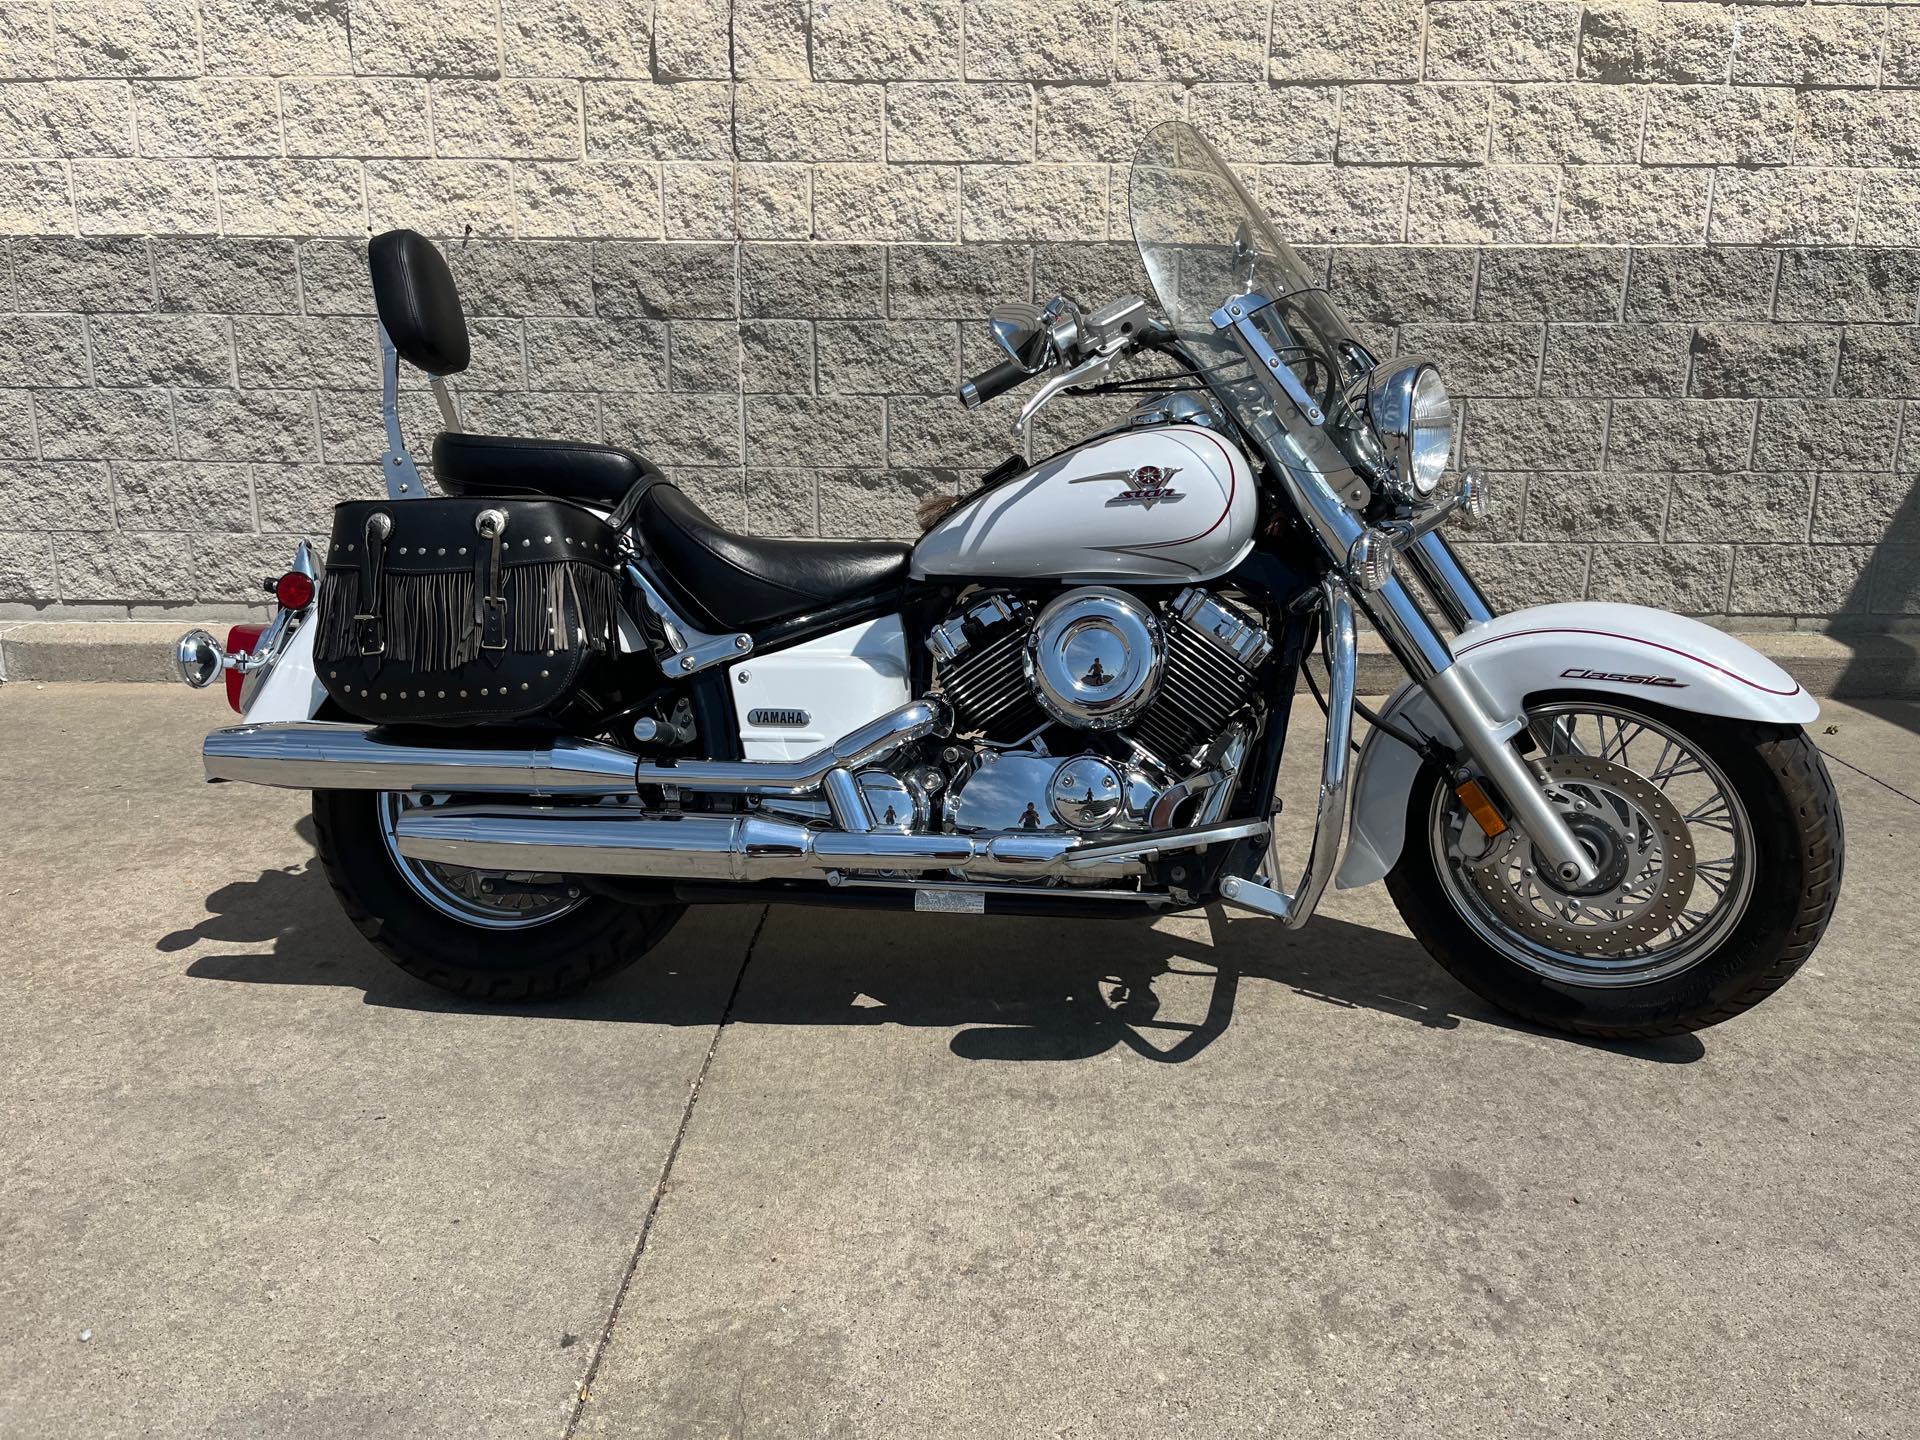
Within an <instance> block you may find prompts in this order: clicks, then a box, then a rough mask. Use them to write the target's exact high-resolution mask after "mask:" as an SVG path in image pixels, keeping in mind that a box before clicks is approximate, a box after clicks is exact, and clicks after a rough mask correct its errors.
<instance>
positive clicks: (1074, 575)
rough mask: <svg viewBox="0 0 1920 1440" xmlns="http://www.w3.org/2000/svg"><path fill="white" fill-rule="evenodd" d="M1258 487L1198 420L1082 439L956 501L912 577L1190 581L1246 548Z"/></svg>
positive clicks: (1227, 443)
mask: <svg viewBox="0 0 1920 1440" xmlns="http://www.w3.org/2000/svg"><path fill="white" fill-rule="evenodd" d="M1258 509H1259V497H1258V496H1257V495H1256V494H1255V493H1254V484H1253V469H1252V466H1250V465H1249V464H1248V463H1247V457H1246V454H1245V452H1243V451H1242V450H1241V449H1240V448H1239V447H1238V446H1236V445H1235V444H1234V443H1233V442H1232V441H1231V440H1229V439H1227V438H1226V437H1225V436H1222V435H1216V434H1215V433H1214V432H1213V431H1211V430H1206V429H1202V428H1201V427H1200V426H1198V425H1166V426H1161V427H1158V428H1156V429H1151V430H1130V431H1127V432H1125V433H1123V434H1119V435H1108V436H1104V437H1102V438H1101V439H1098V440H1091V441H1089V442H1088V443H1086V444H1085V445H1082V446H1080V447H1078V448H1077V449H1073V450H1069V451H1067V452H1066V453H1065V454H1063V455H1056V456H1054V457H1053V458H1052V459H1051V460H1046V461H1042V462H1041V463H1040V464H1039V465H1036V466H1035V467H1034V468H1033V469H1031V470H1029V471H1027V472H1026V473H1025V474H1023V475H1018V476H1015V477H1014V478H1013V479H1011V480H1008V481H1006V482H1005V483H1004V484H1001V485H996V486H995V487H994V488H993V489H991V490H989V491H988V492H987V493H986V494H984V495H982V496H980V497H979V498H977V499H974V500H970V501H967V502H966V503H965V504H963V505H960V506H958V507H957V508H955V509H954V510H953V511H951V512H950V513H949V514H947V515H946V516H945V517H944V518H942V519H941V521H940V523H939V524H937V525H935V526H934V527H933V529H931V530H929V531H928V532H927V533H926V534H925V535H923V536H922V537H921V538H920V543H919V545H918V546H916V547H915V548H914V552H913V575H914V578H915V579H921V580H924V579H944V578H954V579H970V580H989V579H993V580H1069V581H1107V582H1109V583H1120V584H1129V585H1139V584H1152V583H1154V582H1156V581H1159V582H1164V583H1167V584H1188V583H1191V582H1193V581H1196V580H1211V579H1214V578H1215V577H1217V576H1220V575H1224V574H1226V572H1227V571H1229V570H1231V569H1233V567H1234V566H1236V565H1238V564H1239V563H1240V562H1241V561H1242V560H1243V559H1245V558H1246V554H1247V552H1248V551H1249V550H1250V549H1252V548H1253V528H1254V519H1255V515H1256V513H1257V511H1258Z"/></svg>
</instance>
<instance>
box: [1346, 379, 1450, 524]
mask: <svg viewBox="0 0 1920 1440" xmlns="http://www.w3.org/2000/svg"><path fill="white" fill-rule="evenodd" d="M1367 418H1368V419H1369V420H1371V421H1372V422H1373V429H1374V433H1375V434H1376V435H1378V436H1379V437H1380V444H1381V445H1382V446H1383V447H1384V448H1385V450H1386V452H1387V469H1388V472H1389V473H1388V474H1387V476H1386V477H1385V480H1384V488H1385V489H1386V490H1387V491H1388V492H1389V493H1390V494H1392V495H1394V496H1395V497H1396V498H1398V499H1400V500H1403V501H1408V502H1415V501H1420V500H1424V499H1426V498H1427V497H1428V496H1429V495H1431V494H1433V492H1434V488H1435V487H1436V486H1438V485H1439V483H1440V477H1441V476H1442V475H1444V474H1446V471H1447V462H1448V460H1450V459H1451V458H1452V457H1453V403H1452V402H1451V401H1450V400H1448V398H1447V387H1446V386H1445V385H1443V384H1441V383H1440V372H1439V371H1438V370H1436V369H1434V367H1433V364H1432V362H1431V361H1427V360H1420V359H1407V360H1395V361H1393V362H1391V363H1389V364H1386V365H1382V366H1380V368H1379V369H1377V370H1375V371H1374V372H1373V378H1372V379H1371V380H1369V381H1368V382H1367Z"/></svg>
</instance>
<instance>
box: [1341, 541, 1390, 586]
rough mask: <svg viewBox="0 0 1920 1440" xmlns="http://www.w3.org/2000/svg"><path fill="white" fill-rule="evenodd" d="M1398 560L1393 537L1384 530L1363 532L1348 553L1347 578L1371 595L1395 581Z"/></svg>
mask: <svg viewBox="0 0 1920 1440" xmlns="http://www.w3.org/2000/svg"><path fill="white" fill-rule="evenodd" d="M1398 558H1399V556H1398V554H1397V553H1396V550H1395V547H1394V543H1393V537H1392V536H1391V535H1388V534H1387V533H1386V532H1385V531H1382V530H1363V531H1361V533H1360V534H1359V535H1358V536H1357V537H1356V538H1355V539H1354V542H1353V546H1352V548H1351V549H1349V550H1348V551H1347V578H1348V579H1349V580H1351V581H1352V582H1353V584H1354V585H1355V587H1357V588H1358V589H1360V590H1362V591H1364V592H1365V593H1366V594H1369V595H1371V594H1372V593H1373V592H1374V591H1376V590H1378V589H1379V588H1380V587H1381V586H1382V585H1385V584H1386V583H1387V582H1388V581H1389V580H1391V579H1393V569H1394V562H1395V561H1396V560H1397V559H1398Z"/></svg>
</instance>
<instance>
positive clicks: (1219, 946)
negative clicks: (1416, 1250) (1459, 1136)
mask: <svg viewBox="0 0 1920 1440" xmlns="http://www.w3.org/2000/svg"><path fill="white" fill-rule="evenodd" d="M297 828H298V830H299V833H300V834H301V835H302V837H303V838H305V839H307V840H308V842H309V843H311V838H312V832H311V826H310V822H308V821H302V822H301V824H300V826H299V827H297ZM206 903H207V909H208V911H209V912H210V913H209V915H208V917H207V918H206V919H205V920H202V921H201V922H200V923H199V924H198V925H196V926H194V927H193V928H191V929H187V930H176V931H174V932H173V933H171V934H169V935H167V936H164V937H163V938H161V939H160V940H159V941H158V942H157V945H156V948H157V949H158V950H160V951H161V952H163V953H175V952H178V951H182V950H186V949H189V948H191V947H194V946H204V945H206V944H207V943H208V942H211V943H212V945H213V946H215V947H217V948H215V949H214V950H213V952H212V953H206V952H205V950H203V953H201V954H199V955H198V956H197V957H196V958H195V959H193V960H192V961H191V962H190V963H189V964H188V966H187V971H186V973H187V974H189V975H191V976H193V977H195V978H196V979H202V980H221V981H228V982H237V983H242V984H255V985H338V986H343V987H348V988H351V989H356V990H359V991H361V992H362V993H363V994H364V995H365V997H366V1003H367V1004H369V1005H383V1006H392V1007H395V1008H400V1009H409V1010H424V1011H445V1012H451V1013H462V1014H485V1013H489V1011H490V1010H491V1009H492V1008H494V1007H488V1006H484V1005H478V1004H475V1003H473V1002H470V1001H466V1000H462V999H459V998H457V997H455V996H451V995H446V994H443V993H441V992H439V991H437V990H433V989H431V988H429V987H427V986H426V985H423V984H422V983H420V982H419V981H416V980H414V979H413V978H412V977H411V976H409V975H407V974H406V973H405V972H404V971H402V970H400V969H399V968H398V967H396V966H394V965H393V964H391V963H390V962H389V961H388V960H387V959H386V957H385V956H383V955H382V954H381V953H380V952H379V951H377V950H375V949H374V948H373V947H372V946H371V945H369V944H368V943H367V942H366V941H365V940H364V939H362V938H361V936H360V935H359V933H358V932H357V931H356V930H355V929H354V928H353V926H352V925H351V924H350V923H349V922H348V920H347V918H346V917H345V915H344V914H343V913H342V912H341V909H340V906H339V905H338V903H337V902H336V900H335V898H334V896H333V894H332V892H331V890H330V888H329V887H328V885H327V881H326V877H325V874H324V872H323V871H322V869H321V867H320V864H319V862H318V861H317V860H312V861H308V862H306V863H305V864H302V865H298V866H290V867H288V868H286V869H281V870H269V871H266V872H264V873H263V874H261V875H260V876H259V877H258V878H257V879H253V880H244V881H237V882H235V883H234V884H231V885H226V886H223V887H221V888H220V889H219V890H216V891H215V892H214V893H213V894H211V895H209V896H208V897H207V902H206ZM1205 919H1206V924H1207V927H1208V930H1209V932H1210V936H1209V939H1210V942H1211V943H1207V942H1205V941H1200V940H1197V939H1196V940H1184V941H1183V939H1182V938H1181V937H1180V936H1178V935H1174V934H1169V933H1166V932H1164V931H1160V930H1156V929H1153V928H1151V927H1150V926H1148V925H1147V924H1146V923H1144V922H1142V921H1133V920H1115V921H1086V920H1073V921H1065V922H1057V921H1048V920H1041V919H1016V918H998V917H978V918H968V919H962V920H954V919H952V918H942V917H932V916H920V915H914V914H912V913H902V912H893V911H868V912H865V913H863V914H862V915H861V916H860V918H859V923H858V928H857V933H858V935H859V937H860V943H859V944H857V945H849V944H847V943H846V939H845V937H846V935H847V934H848V933H849V932H848V927H847V926H846V924H845V922H844V919H842V920H839V921H838V922H837V923H836V922H832V921H829V920H828V917H826V916H825V915H823V914H822V912H820V911H819V910H815V909H810V908H800V907H784V906H782V907H775V908H774V909H773V910H772V911H771V913H770V914H769V915H768V918H767V921H766V923H765V925H764V926H763V927H762V928H761V930H760V932H759V933H758V935H757V936H756V939H755V942H754V944H753V946H752V949H751V952H750V954H748V955H747V956H746V957H745V958H744V960H739V959H736V958H735V956H734V954H733V953H732V951H733V949H734V946H733V944H727V945H725V946H724V947H723V946H722V945H721V944H718V943H716V937H715V936H714V935H713V933H712V929H711V926H712V918H711V916H710V915H706V914H703V913H702V911H701V909H700V908H698V907H696V908H695V909H694V910H692V911H690V912H689V914H688V915H687V917H686V918H685V919H683V920H682V921H681V922H680V925H679V926H678V927H677V928H676V930H675V932H674V934H673V935H672V936H670V937H669V938H668V940H667V941H666V942H665V943H664V944H662V945H661V946H660V948H659V949H658V950H656V951H654V952H653V953H652V954H651V955H649V956H647V957H646V958H645V959H643V960H641V961H640V962H638V963H637V964H635V965H634V966H633V967H632V968H631V969H629V970H627V971H625V972H623V973H622V974H620V975H618V976H616V977H613V978H612V979H611V980H609V981H607V982H606V983H604V984H602V985H601V986H599V987H598V988H596V989H594V990H592V991H590V992H589V993H587V994H586V995H583V996H579V997H576V998H574V999H572V1000H567V1001H561V1002H558V1003H552V1004H544V1005H539V1006H531V1007H521V1008H520V1010H519V1011H518V1013H521V1014H531V1015H536V1016H540V1017H544V1018H547V1019H552V1020H596V1021H602V1022H605V1021H609V1020H611V1021H627V1022H633V1023H639V1024H650V1025H711V1024H714V1023H715V1022H716V1021H718V1020H719V1019H720V1018H721V1014H722V1011H723V1009H725V1001H726V996H727V994H728V991H729V989H730V988H731V987H732V984H733V981H734V978H735V976H736V974H737V973H739V967H740V966H741V965H742V964H746V965H748V966H749V967H750V968H749V969H748V970H747V973H746V974H745V976H744V978H743V979H742V981H741V984H740V985H739V988H738V991H737V994H736V995H735V997H734V1000H733V1003H732V1007H731V1009H730V1010H727V1011H726V1017H727V1020H728V1022H729V1023H731V1024H746V1025H849V1026H856V1025H927V1026H937V1027H942V1028H956V1034H955V1035H954V1037H953V1040H952V1042H951V1049H952V1052H953V1054H954V1055H955V1056H957V1057H958V1058H960V1059H962V1060H997V1061H1022V1060H1052V1061H1072V1060H1084V1059H1089V1058H1092V1057H1094V1056H1097V1055H1103V1054H1106V1053H1108V1052H1110V1051H1112V1050H1115V1049H1117V1048H1122V1047H1124V1048H1126V1049H1129V1050H1132V1051H1134V1052H1135V1053H1136V1054H1138V1055H1140V1056H1141V1057H1142V1058H1144V1059H1148V1060H1153V1061H1157V1062H1163V1063H1179V1062H1182V1061H1186V1060H1190V1059H1192V1058H1193V1057H1194V1056H1196V1055H1198V1054H1200V1053H1201V1052H1202V1051H1204V1050H1205V1049H1206V1048H1207V1047H1208V1046H1209V1045H1211V1044H1212V1043H1213V1042H1214V1041H1215V1040H1216V1039H1218V1038H1219V1037H1220V1036H1221V1035H1222V1034H1224V1033H1225V1032H1226V1030H1227V1028H1228V1026H1229V1025H1230V1024H1231V1023H1232V1020H1233V1015H1234V1009H1235V1005H1236V1002H1237V1000H1238V998H1239V995H1240V993H1241V988H1242V986H1243V985H1245V984H1247V983H1248V982H1256V983H1266V984H1277V985H1283V986H1286V987H1288V988H1289V989H1290V990H1292V991H1293V992H1294V993H1295V994H1296V995H1300V996H1303V997H1305V998H1307V999H1309V1000H1314V1001H1318V1002H1320V1003H1322V1004H1326V1005H1332V1006H1338V1007H1341V1008H1355V1007H1358V1008H1364V1009H1369V1010H1376V1011H1379V1012H1381V1013H1382V1014H1385V1015H1389V1016H1392V1017H1394V1018H1395V1019H1397V1020H1402V1021H1406V1022H1408V1023H1410V1024H1413V1025H1418V1026H1422V1027H1426V1028H1429V1029H1436V1030H1451V1029H1454V1028H1456V1027H1458V1026H1459V1025H1460V1023H1461V1022H1462V1021H1463V1020H1466V1021H1471V1022H1474V1023H1478V1024H1485V1025H1497V1026H1501V1027H1503V1028H1509V1029H1516V1030H1521V1031H1525V1032H1528V1033H1536V1032H1533V1027H1530V1026H1528V1025H1526V1024H1524V1023H1523V1022H1519V1021H1516V1020H1514V1019H1512V1018H1511V1017H1508V1016H1506V1015H1504V1014H1502V1013H1501V1012H1499V1011H1496V1010H1494V1009H1492V1008H1491V1007H1490V1006H1487V1005H1486V1004H1484V1003H1483V1002H1481V1001H1480V1000H1479V999H1478V998H1477V997H1475V996H1473V995H1470V994H1468V993H1467V992H1466V991H1464V990H1462V989H1461V988H1460V987H1459V986H1458V985H1457V984H1455V983H1454V981H1453V980H1452V979H1451V977H1449V976H1448V975H1447V974H1446V973H1445V972H1444V971H1442V970H1441V969H1440V968H1439V967H1438V966H1437V965H1435V964H1434V963H1433V961H1432V960H1430V959H1429V958H1428V956H1427V954H1426V952H1425V951H1424V950H1422V949H1421V948H1420V946H1419V945H1418V944H1417V943H1415V942H1414V941H1413V940H1411V939H1409V938H1407V937H1406V936H1404V935H1399V934H1394V933H1391V932H1388V931H1382V930H1375V929H1371V928H1369V927H1367V926H1363V925H1356V924H1352V923H1349V922H1345V921H1341V920H1335V919H1331V918H1328V917H1324V916H1323V917H1321V918H1320V919H1317V920H1316V921H1314V922H1313V923H1312V924H1311V925H1309V926H1308V927H1307V928H1306V929H1304V930H1302V931H1300V932H1299V933H1298V934H1289V933H1288V932H1286V931H1284V930H1282V929H1281V928H1280V927H1279V926H1278V925H1276V924H1275V923H1274V922H1272V921H1270V920H1266V919H1263V918H1256V917H1251V916H1247V917H1242V916H1238V915H1234V914H1226V913H1222V912H1220V911H1218V910H1214V911H1209V912H1207V914H1206V917H1205ZM1553 1038H1555V1039H1557V1040H1563V1041H1564V1042H1565V1043H1567V1044H1586V1043H1593V1042H1584V1041H1578V1040H1573V1039H1571V1038H1568V1037H1563V1036H1555V1037H1553ZM1597 1048H1602V1049H1607V1050H1611V1051H1613V1052H1615V1053H1619V1054H1624V1055H1628V1056H1632V1057H1635V1058H1638V1059H1643V1060H1647V1061H1652V1062H1656V1063H1667V1064H1672V1063H1683V1064H1684V1063H1690V1062H1692V1061H1695V1060H1698V1059H1700V1058H1701V1057H1702V1056H1703V1055H1704V1054H1705V1053H1706V1051H1705V1047H1704V1046H1703V1045H1702V1043H1701V1042H1700V1040H1699V1039H1698V1038H1697V1037H1695V1036H1691V1035H1688V1036H1680V1037H1676V1038H1673V1039H1667V1040H1659V1041H1646V1042H1630V1043H1623V1044H1618V1045H1600V1046H1598V1047H1597Z"/></svg>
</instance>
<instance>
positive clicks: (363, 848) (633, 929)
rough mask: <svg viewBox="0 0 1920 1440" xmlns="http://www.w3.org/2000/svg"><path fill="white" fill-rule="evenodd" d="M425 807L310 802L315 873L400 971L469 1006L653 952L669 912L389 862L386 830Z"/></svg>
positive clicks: (366, 799)
mask: <svg viewBox="0 0 1920 1440" xmlns="http://www.w3.org/2000/svg"><path fill="white" fill-rule="evenodd" d="M431 800H432V797H423V796H413V795H397V794H389V793H383V792H376V791H368V790H316V791H314V792H313V820H314V828H315V830H316V832H317V833H318V837H319V849H320V860H321V863H322V864H323V865H324V866H325V867H326V871H327V878H328V879H329V880H330V881H332V883H333V888H334V892H335V893H336V894H337V895H339V897H340V903H341V905H342V906H344V907H345V909H346V912H347V916H348V918H349V919H351V920H352V921H353V923H354V925H355V926H356V927H357V928H358V929H359V931H360V933H361V934H362V935H365V936H366V937H367V939H369V940H371V941H372V942H373V943H374V944H375V945H377V946H379V947H380V949H381V950H383V951H385V952H386V955H387V957H388V958H389V959H391V960H392V961H393V962H394V963H395V964H396V965H398V966H399V967H400V968H401V969H402V970H405V971H406V972H407V973H408V974H409V975H413V976H415V977H417V978H419V979H421V980H424V981H426V982H427V983H428V984H430V985H436V986H438V987H439V988H440V989H442V990H448V991H451V992H453V993H454V994H456V995H462V996H465V997H467V998H469V999H475V1000H494V1001H501V1002H511V1001H516V1000H547V999H555V998H558V997H560V996H564V995H571V994H575V993H577V992H578V991H580V990H583V989H585V988H586V987H587V986H589V985H591V984H592V983H594V982H595V981H596V980H600V979H602V978H604V977H605V976H608V975H611V974H613V973H614V972H615V971H617V970H622V969H624V968H626V967H627V966H628V965H631V964H632V963H633V962H634V961H636V960H638V959H639V958H640V957H641V956H642V955H644V954H646V953H647V951H649V950H651V949H652V948H653V947H654V946H655V945H657V944H659V943H660V941H661V940H662V939H664V938H665V937H666V934H667V932H668V931H669V930H671V929H672V928H673V925H674V922H675V921H677V920H678V919H679V918H680V916H681V914H682V913H683V911H684V910H685V907H684V906H680V905H648V906H638V905H627V904H623V903H621V902H619V901H615V900H611V899H609V898H607V897H605V896H602V895H594V894H591V893H588V892H587V891H585V890H583V889H581V888H580V887H579V886H577V885H573V884H570V883H569V882H568V880H567V879H566V877H564V876H560V875H532V874H520V873H518V872H495V871H483V870H464V869H460V868H458V867H456V866H450V865H433V864H429V863H427V862H425V861H420V860H411V859H408V858H407V857H406V856H404V855H402V854H400V852H399V849H398V847H397V846H396V844H395V841H394V826H395V822H396V821H397V819H398V818H399V816H400V815H401V814H402V813H404V811H405V810H406V809H408V808H411V807H412V806H414V805H418V804H421V803H431Z"/></svg>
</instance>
